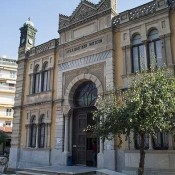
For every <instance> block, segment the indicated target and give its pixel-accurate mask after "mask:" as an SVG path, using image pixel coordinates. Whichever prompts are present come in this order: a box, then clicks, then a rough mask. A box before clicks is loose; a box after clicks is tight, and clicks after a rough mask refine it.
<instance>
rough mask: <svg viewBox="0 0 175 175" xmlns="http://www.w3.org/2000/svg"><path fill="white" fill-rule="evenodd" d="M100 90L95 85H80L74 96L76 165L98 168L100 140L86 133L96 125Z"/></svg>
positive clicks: (87, 82) (85, 83)
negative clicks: (95, 114) (91, 126)
mask: <svg viewBox="0 0 175 175" xmlns="http://www.w3.org/2000/svg"><path fill="white" fill-rule="evenodd" d="M97 94H98V90H97V88H96V85H95V83H93V82H91V81H86V82H84V83H82V84H80V85H79V86H78V87H77V89H76V90H75V93H74V96H73V105H74V107H73V127H72V156H73V163H74V164H81V165H87V166H96V155H97V148H98V139H97V138H95V137H94V136H93V133H92V132H85V129H86V127H87V126H88V125H94V124H95V123H96V122H95V121H94V120H93V114H92V112H93V111H94V110H96V108H95V106H94V105H95V101H96V99H97Z"/></svg>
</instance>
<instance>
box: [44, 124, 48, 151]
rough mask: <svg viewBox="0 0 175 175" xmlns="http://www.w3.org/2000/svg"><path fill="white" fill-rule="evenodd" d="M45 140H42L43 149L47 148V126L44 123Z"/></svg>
mask: <svg viewBox="0 0 175 175" xmlns="http://www.w3.org/2000/svg"><path fill="white" fill-rule="evenodd" d="M44 134H45V138H44V148H47V145H48V124H47V123H45V133H44Z"/></svg>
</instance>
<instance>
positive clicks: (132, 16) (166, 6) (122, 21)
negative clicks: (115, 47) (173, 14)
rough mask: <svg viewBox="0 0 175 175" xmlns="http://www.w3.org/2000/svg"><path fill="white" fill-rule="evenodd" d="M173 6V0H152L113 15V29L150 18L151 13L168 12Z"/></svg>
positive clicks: (174, 3) (174, 5)
mask: <svg viewBox="0 0 175 175" xmlns="http://www.w3.org/2000/svg"><path fill="white" fill-rule="evenodd" d="M174 7H175V1H174V0H168V1H167V0H159V1H158V0H153V1H151V2H148V3H146V4H143V5H141V6H138V7H135V8H133V9H130V10H127V11H124V12H122V13H120V14H119V15H117V16H115V17H114V18H113V20H112V26H113V28H114V29H117V28H120V27H121V26H123V25H126V24H127V25H130V24H131V23H135V22H136V21H138V20H143V19H144V18H150V17H151V16H152V15H157V14H160V13H163V12H165V11H167V12H168V11H170V9H174Z"/></svg>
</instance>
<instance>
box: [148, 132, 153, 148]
mask: <svg viewBox="0 0 175 175" xmlns="http://www.w3.org/2000/svg"><path fill="white" fill-rule="evenodd" d="M149 150H153V142H152V137H151V135H149Z"/></svg>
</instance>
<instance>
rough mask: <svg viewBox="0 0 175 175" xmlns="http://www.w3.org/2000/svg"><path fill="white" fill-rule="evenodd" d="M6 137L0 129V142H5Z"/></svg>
mask: <svg viewBox="0 0 175 175" xmlns="http://www.w3.org/2000/svg"><path fill="white" fill-rule="evenodd" d="M7 139H8V135H7V134H6V133H5V132H4V131H2V130H0V144H2V143H5V142H6V140H7Z"/></svg>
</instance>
